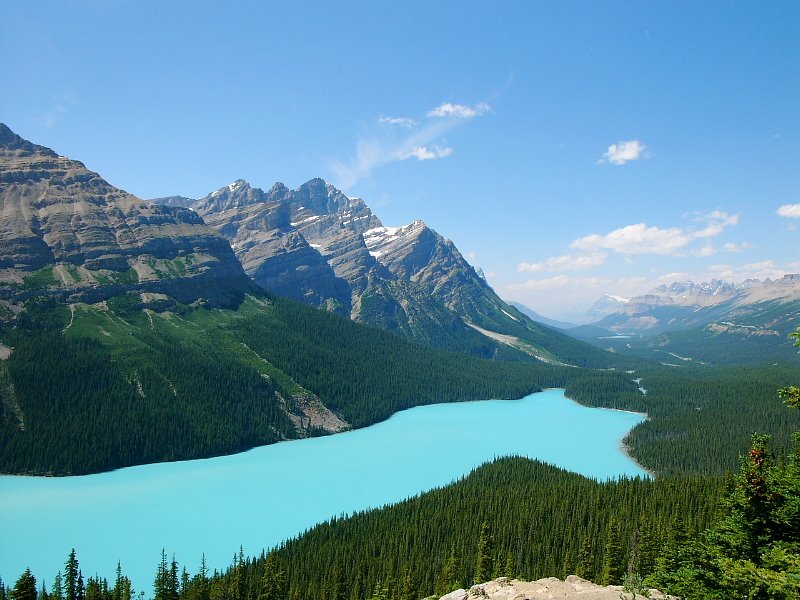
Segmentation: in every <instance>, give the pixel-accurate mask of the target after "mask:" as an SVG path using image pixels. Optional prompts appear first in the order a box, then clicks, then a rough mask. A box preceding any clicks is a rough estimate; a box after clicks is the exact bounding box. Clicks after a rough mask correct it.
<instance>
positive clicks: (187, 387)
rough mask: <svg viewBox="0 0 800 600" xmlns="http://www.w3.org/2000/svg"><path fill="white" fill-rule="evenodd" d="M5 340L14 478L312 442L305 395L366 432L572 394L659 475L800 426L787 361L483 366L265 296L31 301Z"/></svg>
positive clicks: (9, 468)
mask: <svg viewBox="0 0 800 600" xmlns="http://www.w3.org/2000/svg"><path fill="white" fill-rule="evenodd" d="M152 306H155V308H158V310H155V309H154V308H152ZM2 341H3V342H4V343H5V344H6V345H8V346H11V347H13V348H14V351H13V353H12V355H11V358H10V360H8V361H0V397H1V398H0V399H2V402H0V411H1V412H0V430H2V432H3V435H2V437H0V471H2V472H6V473H46V474H79V473H92V472H98V471H103V470H108V469H112V468H116V467H121V466H127V465H134V464H143V463H149V462H159V461H165V460H179V459H188V458H199V457H206V456H215V455H220V454H228V453H233V452H238V451H241V450H244V449H247V448H250V447H253V446H257V445H261V444H268V443H272V442H275V441H279V440H281V439H290V438H293V437H298V436H307V435H318V434H319V433H322V432H320V431H319V430H316V429H314V428H306V429H298V428H296V427H295V426H294V425H293V424H292V423H291V421H290V419H289V417H288V415H289V414H291V413H292V412H296V410H295V407H294V404H293V400H294V398H296V397H298V396H301V397H302V396H303V395H306V394H309V393H311V394H315V395H316V396H318V397H319V398H320V399H321V400H322V402H323V403H324V404H325V405H326V406H327V407H328V408H329V409H331V410H332V411H334V412H335V413H336V414H338V415H339V416H340V417H342V418H343V419H344V420H345V421H347V423H349V424H350V425H351V426H353V427H363V426H366V425H369V424H372V423H375V422H377V421H380V420H383V419H385V418H387V417H389V416H390V415H391V414H392V413H394V412H396V411H398V410H402V409H405V408H409V407H413V406H417V405H420V404H429V403H434V402H457V401H463V400H477V399H486V398H519V397H522V396H525V395H527V394H529V393H531V392H534V391H538V390H540V389H542V388H547V387H565V388H566V391H567V395H568V396H569V397H570V398H573V399H575V400H577V401H578V402H581V403H583V404H586V405H589V406H601V407H608V408H617V409H623V410H633V411H637V412H644V413H647V414H648V416H649V420H648V421H647V422H645V423H644V424H642V425H640V426H638V427H637V428H635V429H634V430H633V432H632V433H631V435H630V436H629V438H628V440H627V444H628V446H629V448H630V451H631V454H632V456H633V457H634V458H636V459H637V460H638V461H639V462H640V463H641V464H642V465H644V466H645V467H647V468H648V469H650V470H652V471H654V472H656V473H659V474H677V473H691V472H703V473H721V472H724V471H725V470H730V469H733V468H735V467H736V457H737V456H738V454H739V453H741V452H744V451H745V450H746V449H747V447H748V444H749V436H750V434H751V433H752V429H753V426H754V425H756V424H757V425H758V427H759V430H760V431H763V432H765V433H768V434H771V435H773V436H775V442H776V444H777V445H778V446H785V445H786V444H788V443H789V438H790V434H791V432H792V431H794V430H796V429H798V428H800V418H799V417H798V416H792V417H787V416H786V414H785V412H783V410H782V406H781V403H780V401H779V400H778V399H777V398H776V397H775V395H774V393H772V391H773V390H774V389H775V388H776V387H778V386H784V385H788V384H790V383H791V382H792V375H793V368H792V366H790V365H780V364H778V365H770V366H765V367H744V368H738V369H735V370H733V369H728V368H714V367H700V366H686V367H682V368H673V367H665V366H661V365H656V364H653V363H646V362H631V361H630V360H629V359H623V358H620V359H619V364H618V366H617V367H616V369H613V370H612V369H605V368H604V369H586V368H575V367H564V366H558V365H551V364H543V363H530V362H520V361H517V360H491V361H490V360H485V359H478V358H475V357H469V356H464V355H461V354H457V353H451V352H446V351H442V350H435V349H432V348H428V347H425V346H420V345H418V344H414V343H411V342H408V341H406V340H402V339H399V338H398V337H396V336H393V335H391V334H388V333H386V332H383V331H381V330H378V329H374V328H371V327H365V326H360V325H356V324H354V323H352V322H351V321H349V320H347V319H343V318H340V317H337V316H335V315H330V314H328V313H324V312H321V311H317V310H314V309H312V308H309V307H306V306H302V305H299V304H296V303H293V302H290V301H287V300H282V299H279V298H271V297H266V296H265V297H263V298H253V297H251V298H248V299H247V300H246V301H245V302H244V303H243V304H242V305H241V306H240V307H239V308H238V309H237V310H221V309H206V308H202V307H199V308H197V307H187V306H181V305H176V304H174V303H172V304H169V303H167V305H166V306H158V305H151V306H143V305H142V303H141V302H140V301H138V300H137V299H136V298H132V297H127V296H124V297H120V298H117V299H114V300H112V301H110V302H109V303H108V305H107V306H105V307H97V306H89V305H73V306H72V307H71V308H70V307H67V306H66V305H63V304H59V303H57V302H55V301H52V300H47V299H35V300H32V301H30V302H29V303H28V306H27V309H26V311H25V312H23V313H22V314H21V315H20V316H19V317H18V318H17V319H16V321H15V324H14V326H13V327H4V328H3V330H2ZM511 358H512V359H513V358H514V356H511ZM634 379H638V380H639V383H636V382H634ZM639 385H641V386H642V387H643V388H644V389H646V393H642V391H641V390H640V389H639ZM284 407H285V409H286V410H284Z"/></svg>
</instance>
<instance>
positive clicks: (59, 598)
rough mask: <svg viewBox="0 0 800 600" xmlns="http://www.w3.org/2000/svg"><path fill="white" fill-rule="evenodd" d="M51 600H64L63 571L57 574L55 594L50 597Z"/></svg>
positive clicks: (54, 581)
mask: <svg viewBox="0 0 800 600" xmlns="http://www.w3.org/2000/svg"><path fill="white" fill-rule="evenodd" d="M50 598H51V600H64V587H63V584H62V581H61V571H58V572H57V573H56V576H55V578H54V579H53V593H52V594H51V596H50Z"/></svg>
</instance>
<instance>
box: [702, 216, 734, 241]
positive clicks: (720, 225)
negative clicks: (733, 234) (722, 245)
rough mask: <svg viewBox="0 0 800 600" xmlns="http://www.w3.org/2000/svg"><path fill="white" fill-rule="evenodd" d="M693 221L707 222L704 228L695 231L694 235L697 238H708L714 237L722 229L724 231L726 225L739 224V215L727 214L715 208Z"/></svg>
mask: <svg viewBox="0 0 800 600" xmlns="http://www.w3.org/2000/svg"><path fill="white" fill-rule="evenodd" d="M695 221H698V222H701V223H708V225H707V226H706V227H705V229H701V230H700V231H695V232H694V236H695V237H697V238H708V237H716V236H718V235H719V234H720V233H722V232H723V231H725V228H726V227H729V226H730V225H738V224H739V215H729V214H728V213H726V212H724V211H721V210H715V211H712V212H710V213H708V214H707V215H702V216H699V217H697V218H696V219H695Z"/></svg>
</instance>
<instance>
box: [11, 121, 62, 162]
mask: <svg viewBox="0 0 800 600" xmlns="http://www.w3.org/2000/svg"><path fill="white" fill-rule="evenodd" d="M0 148H2V149H3V150H12V151H18V152H24V153H37V154H41V155H44V156H51V157H57V156H58V155H57V154H56V153H55V152H53V151H52V150H51V149H50V148H45V147H44V146H39V145H37V144H33V143H31V142H29V141H28V140H26V139H24V138H22V137H20V136H19V135H17V134H16V133H14V132H13V131H12V130H11V128H10V127H9V126H8V125H6V124H5V123H0Z"/></svg>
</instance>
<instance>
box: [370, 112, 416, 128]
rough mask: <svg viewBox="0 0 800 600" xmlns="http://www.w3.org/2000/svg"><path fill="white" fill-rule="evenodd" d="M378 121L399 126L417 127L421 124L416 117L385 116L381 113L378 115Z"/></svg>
mask: <svg viewBox="0 0 800 600" xmlns="http://www.w3.org/2000/svg"><path fill="white" fill-rule="evenodd" d="M378 123H383V124H384V125H397V126H399V127H408V128H411V127H416V126H417V125H419V121H417V120H416V119H412V118H410V117H384V116H383V115H381V116H380V117H378Z"/></svg>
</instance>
